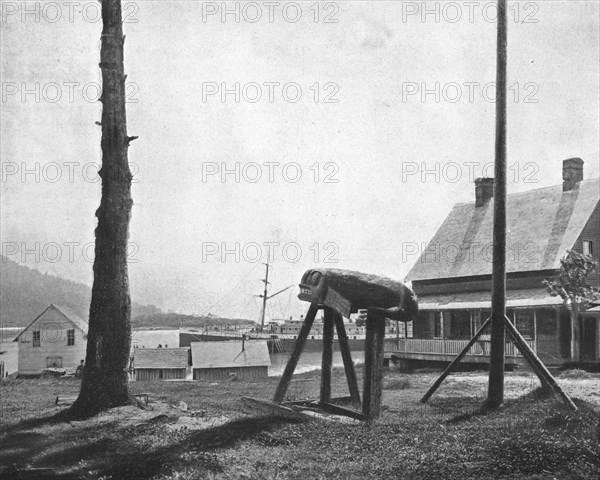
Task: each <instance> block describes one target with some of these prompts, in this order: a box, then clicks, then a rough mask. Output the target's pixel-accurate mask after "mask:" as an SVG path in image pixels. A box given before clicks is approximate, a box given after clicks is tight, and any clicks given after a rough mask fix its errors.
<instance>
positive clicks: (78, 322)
mask: <svg viewBox="0 0 600 480" xmlns="http://www.w3.org/2000/svg"><path fill="white" fill-rule="evenodd" d="M51 309H54V310H56V311H57V312H58V313H60V314H61V315H62V316H63V317H65V319H66V320H67V321H69V322H71V323H73V325H75V326H76V327H77V328H79V329H80V330H82V331H83V333H85V334H87V333H88V324H87V322H86V321H84V320H83V319H82V318H81V317H80V316H79V315H77V314H76V313H75V312H73V311H72V310H71V309H70V308H69V307H66V306H64V305H54V304H53V303H51V304H50V306H49V307H48V308H46V310H44V311H43V312H42V313H40V314H39V315H38V316H37V317H35V319H34V320H33V322H31V323H30V324H29V325H27V327H25V328H24V329H23V330H22V331H21V333H19V335H17V336H16V338H15V340H14V341H15V342H16V341H17V340H19V337H20V336H21V335H23V333H25V332H26V331H27V330H28V329H29V328H30V327H31V326H32V325H34V324H35V323H36V322H37V321H39V320H40V319H41V318H42V317H43V316H44V314H45V313H46V312H47V311H49V310H51Z"/></svg>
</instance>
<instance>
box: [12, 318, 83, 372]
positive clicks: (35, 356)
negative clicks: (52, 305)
mask: <svg viewBox="0 0 600 480" xmlns="http://www.w3.org/2000/svg"><path fill="white" fill-rule="evenodd" d="M73 329H74V330H75V345H70V346H69V345H67V330H73ZM34 331H39V332H40V346H39V347H34V346H33V332H34ZM18 342H19V374H20V375H39V374H41V373H42V370H44V369H45V368H46V367H47V365H46V360H47V358H49V357H59V358H60V359H61V361H62V366H63V368H72V369H75V368H77V366H78V365H79V364H80V362H81V360H84V359H85V353H86V344H87V339H86V338H84V333H83V331H82V330H81V329H79V328H77V327H76V326H75V325H74V324H73V323H71V322H69V321H68V320H67V319H65V317H64V316H63V315H62V314H61V313H59V312H58V311H56V310H55V309H49V310H48V311H47V312H45V313H44V315H42V316H41V317H40V318H39V319H38V320H37V321H36V322H35V323H34V324H32V325H30V326H29V328H28V329H27V330H25V331H24V332H23V333H22V334H21V337H20V338H19V340H18Z"/></svg>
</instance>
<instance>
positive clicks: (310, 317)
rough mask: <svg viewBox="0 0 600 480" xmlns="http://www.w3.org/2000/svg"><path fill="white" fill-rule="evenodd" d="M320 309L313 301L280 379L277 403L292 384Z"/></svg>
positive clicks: (276, 392) (275, 400) (276, 395)
mask: <svg viewBox="0 0 600 480" xmlns="http://www.w3.org/2000/svg"><path fill="white" fill-rule="evenodd" d="M318 311H319V306H318V305H316V304H314V303H311V304H310V307H309V308H308V312H307V314H306V318H305V319H304V323H303V324H302V328H301V329H300V333H299V334H298V338H297V339H296V343H295V344H294V349H293V350H292V354H291V355H290V358H289V360H288V363H287V365H286V366H285V370H284V371H283V375H282V377H281V380H280V381H279V385H278V386H277V390H276V391H275V397H274V398H273V401H274V402H275V403H281V402H283V399H284V398H285V394H286V393H287V389H288V387H289V386H290V380H291V379H292V375H293V374H294V370H296V366H297V365H298V360H300V354H301V353H302V350H304V345H305V344H306V339H307V338H308V334H309V333H310V329H311V327H312V325H313V322H314V321H315V317H316V316H317V312H318Z"/></svg>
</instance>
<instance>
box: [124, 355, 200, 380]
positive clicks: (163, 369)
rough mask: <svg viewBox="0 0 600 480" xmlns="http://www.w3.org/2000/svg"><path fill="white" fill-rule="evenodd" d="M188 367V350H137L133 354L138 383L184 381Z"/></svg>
mask: <svg viewBox="0 0 600 480" xmlns="http://www.w3.org/2000/svg"><path fill="white" fill-rule="evenodd" d="M189 366H190V351H189V349H188V348H139V349H136V350H135V351H134V354H133V370H134V372H135V379H136V380H138V381H148V380H174V379H185V378H186V375H187V370H188V367H189Z"/></svg>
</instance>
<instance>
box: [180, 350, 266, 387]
mask: <svg viewBox="0 0 600 480" xmlns="http://www.w3.org/2000/svg"><path fill="white" fill-rule="evenodd" d="M191 348H192V370H193V376H194V380H227V379H228V378H230V376H232V375H235V376H236V377H237V378H238V379H240V380H257V379H261V378H267V375H268V373H269V367H270V366H271V358H270V357H269V350H268V348H267V342H266V341H255V340H250V341H242V342H239V341H225V342H192V344H191Z"/></svg>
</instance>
